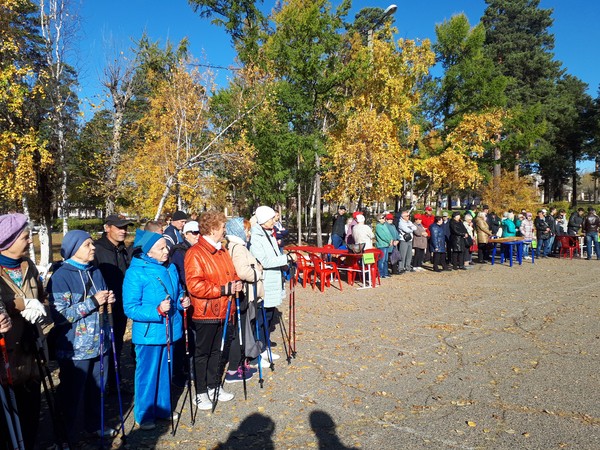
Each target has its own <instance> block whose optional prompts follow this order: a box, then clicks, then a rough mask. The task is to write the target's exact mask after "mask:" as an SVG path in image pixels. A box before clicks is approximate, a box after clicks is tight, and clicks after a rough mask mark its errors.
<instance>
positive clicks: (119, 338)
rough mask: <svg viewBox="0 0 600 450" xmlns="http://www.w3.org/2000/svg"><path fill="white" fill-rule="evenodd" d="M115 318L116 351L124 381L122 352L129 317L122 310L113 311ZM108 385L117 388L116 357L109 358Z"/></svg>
mask: <svg viewBox="0 0 600 450" xmlns="http://www.w3.org/2000/svg"><path fill="white" fill-rule="evenodd" d="M113 318H114V327H113V329H114V332H115V353H116V355H117V364H118V365H119V380H120V381H121V383H122V382H123V377H121V353H123V336H125V329H126V328H127V317H125V313H123V312H121V313H120V314H118V313H117V312H115V311H113ZM107 380H108V385H109V386H111V387H113V386H114V387H115V389H116V380H117V376H116V374H115V360H114V358H112V357H111V358H108V378H107Z"/></svg>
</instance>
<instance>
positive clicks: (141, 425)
mask: <svg viewBox="0 0 600 450" xmlns="http://www.w3.org/2000/svg"><path fill="white" fill-rule="evenodd" d="M136 425H137V426H138V427H139V428H140V430H144V431H150V430H154V429H155V428H156V424H155V423H154V422H144V423H137V422H136Z"/></svg>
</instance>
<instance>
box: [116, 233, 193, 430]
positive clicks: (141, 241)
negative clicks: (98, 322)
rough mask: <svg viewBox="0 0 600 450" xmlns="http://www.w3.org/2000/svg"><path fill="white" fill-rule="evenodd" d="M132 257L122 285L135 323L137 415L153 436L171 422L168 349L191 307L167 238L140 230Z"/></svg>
mask: <svg viewBox="0 0 600 450" xmlns="http://www.w3.org/2000/svg"><path fill="white" fill-rule="evenodd" d="M133 248H134V257H133V258H132V260H131V265H130V266H129V269H127V272H126V273H125V280H124V281H123V309H124V311H125V315H126V316H127V317H129V318H130V319H131V320H132V321H133V326H132V331H131V341H132V342H133V344H134V345H135V356H136V368H135V400H134V408H133V415H134V418H135V422H136V423H137V424H138V425H139V427H140V429H142V430H152V429H154V428H155V427H156V420H157V419H169V418H170V417H171V414H172V411H173V408H174V407H175V405H172V404H171V397H170V387H171V386H170V383H171V374H170V373H169V367H168V351H169V350H170V346H169V344H170V343H173V342H176V341H178V340H179V339H181V336H182V324H183V322H182V318H181V313H180V312H179V311H180V310H183V308H187V307H188V306H189V299H188V298H187V297H184V295H183V291H182V289H181V284H180V283H179V276H178V274H177V268H176V267H175V265H174V264H169V263H168V262H167V260H168V257H169V249H168V248H167V242H166V240H165V238H164V237H162V236H161V235H160V234H158V233H154V232H151V231H142V230H137V231H136V234H135V240H134V241H133Z"/></svg>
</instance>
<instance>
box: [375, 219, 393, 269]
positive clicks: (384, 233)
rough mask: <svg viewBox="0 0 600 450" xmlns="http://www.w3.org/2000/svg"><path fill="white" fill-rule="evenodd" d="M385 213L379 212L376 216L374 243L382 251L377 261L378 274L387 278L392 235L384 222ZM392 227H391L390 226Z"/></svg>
mask: <svg viewBox="0 0 600 450" xmlns="http://www.w3.org/2000/svg"><path fill="white" fill-rule="evenodd" d="M385 216H386V215H385V214H380V215H379V216H378V217H377V221H378V223H377V225H376V226H375V243H376V245H377V248H378V249H379V250H381V252H382V253H383V255H382V257H381V259H380V260H379V261H377V266H378V269H379V275H380V276H381V278H389V277H390V276H391V275H390V273H389V269H388V256H389V254H390V252H391V251H392V246H393V245H394V237H393V236H392V233H391V230H390V228H389V227H388V226H387V224H386V219H385ZM392 229H393V227H392Z"/></svg>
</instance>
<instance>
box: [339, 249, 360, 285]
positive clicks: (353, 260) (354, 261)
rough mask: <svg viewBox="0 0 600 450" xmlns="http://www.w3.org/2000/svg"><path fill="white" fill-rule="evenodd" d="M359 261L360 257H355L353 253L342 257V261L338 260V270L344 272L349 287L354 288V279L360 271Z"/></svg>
mask: <svg viewBox="0 0 600 450" xmlns="http://www.w3.org/2000/svg"><path fill="white" fill-rule="evenodd" d="M361 259H362V256H360V255H355V254H354V253H349V254H347V255H344V259H343V260H342V259H341V258H340V259H339V262H338V268H339V269H342V270H345V271H346V274H347V275H346V279H347V280H348V284H349V285H350V286H354V278H355V277H356V276H357V274H359V273H360V271H361V270H362V269H361V266H360V260H361Z"/></svg>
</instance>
